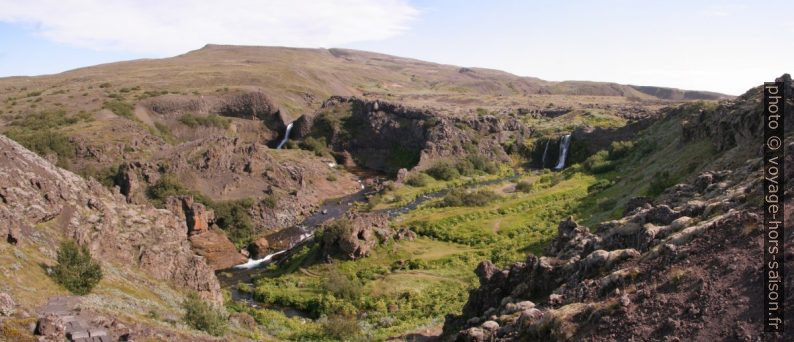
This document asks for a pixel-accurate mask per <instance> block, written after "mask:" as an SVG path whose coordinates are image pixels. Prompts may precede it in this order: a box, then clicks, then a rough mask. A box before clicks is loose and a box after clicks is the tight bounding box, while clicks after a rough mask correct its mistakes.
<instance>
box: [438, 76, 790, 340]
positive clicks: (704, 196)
mask: <svg viewBox="0 0 794 342" xmlns="http://www.w3.org/2000/svg"><path fill="white" fill-rule="evenodd" d="M784 77H785V76H784ZM759 99H760V93H759V92H758V89H754V90H751V91H750V92H748V93H747V94H745V95H743V96H742V97H740V98H739V99H737V100H736V101H731V100H728V101H723V102H721V103H720V104H718V105H717V106H716V107H713V108H706V109H703V108H698V107H697V106H696V107H694V108H693V107H690V106H684V107H679V108H676V109H672V110H669V111H667V115H668V118H669V119H672V120H678V122H680V124H681V125H682V127H683V130H682V134H683V137H681V140H680V141H684V142H690V141H693V140H696V139H705V140H706V141H710V142H711V143H712V144H713V145H714V150H715V151H717V152H718V153H719V154H718V156H717V157H716V158H715V159H714V161H713V162H712V163H710V164H709V165H710V166H709V168H708V169H707V170H706V171H705V172H700V173H696V174H693V175H692V176H691V177H688V178H687V181H686V182H683V183H680V184H676V185H673V186H671V187H669V188H668V189H667V190H666V191H665V192H664V193H663V194H662V195H661V196H659V197H658V198H656V199H650V198H637V199H636V200H633V201H630V203H629V205H628V206H627V207H626V208H625V211H624V215H623V217H622V218H620V219H618V220H611V221H606V222H602V223H600V224H598V225H596V226H594V227H592V228H593V229H592V230H591V229H590V228H588V227H585V226H582V225H580V224H578V223H576V222H575V221H573V220H572V219H568V220H566V221H563V222H561V223H560V224H559V226H558V232H557V236H556V237H555V238H554V239H553V240H552V241H551V242H550V243H549V244H548V246H547V248H546V251H545V253H544V255H543V256H536V255H529V256H528V257H527V259H526V261H524V262H519V263H514V264H512V265H508V266H507V267H504V268H498V267H496V266H495V265H493V264H492V263H491V262H489V261H484V262H482V263H481V264H480V265H479V266H478V267H477V269H476V270H475V273H476V274H477V276H478V277H479V281H480V287H479V288H477V289H474V290H472V291H471V293H470V296H469V299H468V302H467V303H466V305H465V306H464V308H463V312H462V314H461V315H450V316H448V317H447V321H446V324H445V326H444V336H445V338H446V339H448V340H457V341H512V340H560V341H616V340H620V341H625V340H632V339H639V340H678V341H699V340H743V341H755V340H774V341H784V340H791V339H792V338H794V334H792V333H791V332H786V333H785V334H776V335H774V334H764V333H762V332H761V331H760V329H759V327H760V325H761V319H762V317H763V313H762V311H761V307H762V304H761V303H763V301H764V292H763V286H764V285H763V284H762V282H761V281H762V279H763V276H762V272H763V268H762V264H761V260H763V257H762V254H761V251H762V246H763V238H764V231H763V229H762V226H761V223H762V221H763V216H762V213H761V212H760V210H759V209H758V206H759V201H760V198H761V197H760V196H762V194H761V191H762V186H763V184H762V178H761V174H762V171H761V170H762V169H761V167H762V159H761V158H760V153H759V151H758V150H759V149H760V143H759V142H760V141H762V139H761V134H762V130H761V129H760V123H761V122H762V121H761V120H760V119H761V117H762V116H761V112H760V110H761V108H760V106H758V103H759ZM756 145H757V146H756ZM786 145H787V147H788V148H787V150H786V160H792V159H794V157H792V156H794V151H792V147H794V142H792V141H791V137H789V138H788V139H787V141H786ZM745 156H749V158H750V159H749V160H747V161H746V162H744V160H745V159H741V160H739V159H740V158H744V157H745ZM728 165H740V166H734V167H731V168H730V169H720V167H723V166H728ZM789 176H790V175H788V176H787V177H788V178H790V177H789ZM791 188H792V187H791V185H789V186H788V189H787V192H786V193H787V195H786V197H785V203H786V204H785V205H786V207H787V209H786V213H785V215H786V217H792V213H794V210H793V209H794V208H792V205H794V200H792V198H791ZM793 237H794V235H792V234H788V235H787V237H786V239H785V245H784V251H785V258H786V261H787V265H786V270H785V271H786V277H787V278H786V281H787V282H791V281H793V280H794V276H792V272H794V266H792V261H794V260H792V259H794V238H793ZM786 291H787V292H786V298H787V299H786V305H794V298H793V297H792V296H794V291H792V289H789V288H787V289H786ZM789 321H791V318H787V321H786V324H792V322H789Z"/></svg>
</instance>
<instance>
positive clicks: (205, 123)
mask: <svg viewBox="0 0 794 342" xmlns="http://www.w3.org/2000/svg"><path fill="white" fill-rule="evenodd" d="M179 122H181V123H182V124H184V125H185V126H188V127H190V128H196V127H199V126H201V127H216V128H222V129H228V128H229V125H230V124H231V122H232V120H231V119H229V118H226V117H223V116H220V115H216V114H210V115H207V116H201V115H193V114H185V115H182V116H181V117H179Z"/></svg>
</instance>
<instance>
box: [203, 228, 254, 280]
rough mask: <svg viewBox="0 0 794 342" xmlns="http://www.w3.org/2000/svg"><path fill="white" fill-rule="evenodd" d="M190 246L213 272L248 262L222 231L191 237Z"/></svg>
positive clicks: (207, 231)
mask: <svg viewBox="0 0 794 342" xmlns="http://www.w3.org/2000/svg"><path fill="white" fill-rule="evenodd" d="M190 245H191V246H192V247H193V250H194V251H196V253H197V254H198V255H201V256H203V257H204V258H206V260H207V264H208V265H209V266H210V268H212V269H213V270H221V269H227V268H230V267H232V266H235V265H239V264H242V263H244V262H246V260H247V258H246V257H244V256H243V255H242V254H240V253H239V252H238V251H237V247H235V246H234V244H233V243H232V242H231V241H229V238H227V237H226V234H225V233H224V232H223V231H222V230H220V229H209V230H205V231H202V232H200V233H196V234H193V235H191V236H190Z"/></svg>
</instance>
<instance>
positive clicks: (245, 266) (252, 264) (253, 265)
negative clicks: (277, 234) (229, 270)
mask: <svg viewBox="0 0 794 342" xmlns="http://www.w3.org/2000/svg"><path fill="white" fill-rule="evenodd" d="M288 250H289V249H284V250H280V251H278V252H275V253H273V254H268V255H267V256H265V257H264V258H262V259H248V262H246V263H244V264H240V265H237V266H234V268H237V269H252V268H256V267H257V266H259V265H261V264H262V263H265V262H268V261H270V259H273V257H275V256H276V255H279V254H281V253H285V252H286V251H288Z"/></svg>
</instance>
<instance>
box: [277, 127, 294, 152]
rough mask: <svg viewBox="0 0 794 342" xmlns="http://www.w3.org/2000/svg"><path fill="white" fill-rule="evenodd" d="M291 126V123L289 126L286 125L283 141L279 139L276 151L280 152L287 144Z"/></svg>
mask: <svg viewBox="0 0 794 342" xmlns="http://www.w3.org/2000/svg"><path fill="white" fill-rule="evenodd" d="M292 124H293V123H292V122H290V123H289V125H287V129H286V131H285V132H284V139H281V142H279V143H278V146H277V147H276V149H279V150H280V149H281V148H282V147H283V146H284V144H286V143H287V140H289V132H290V131H291V130H292Z"/></svg>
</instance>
